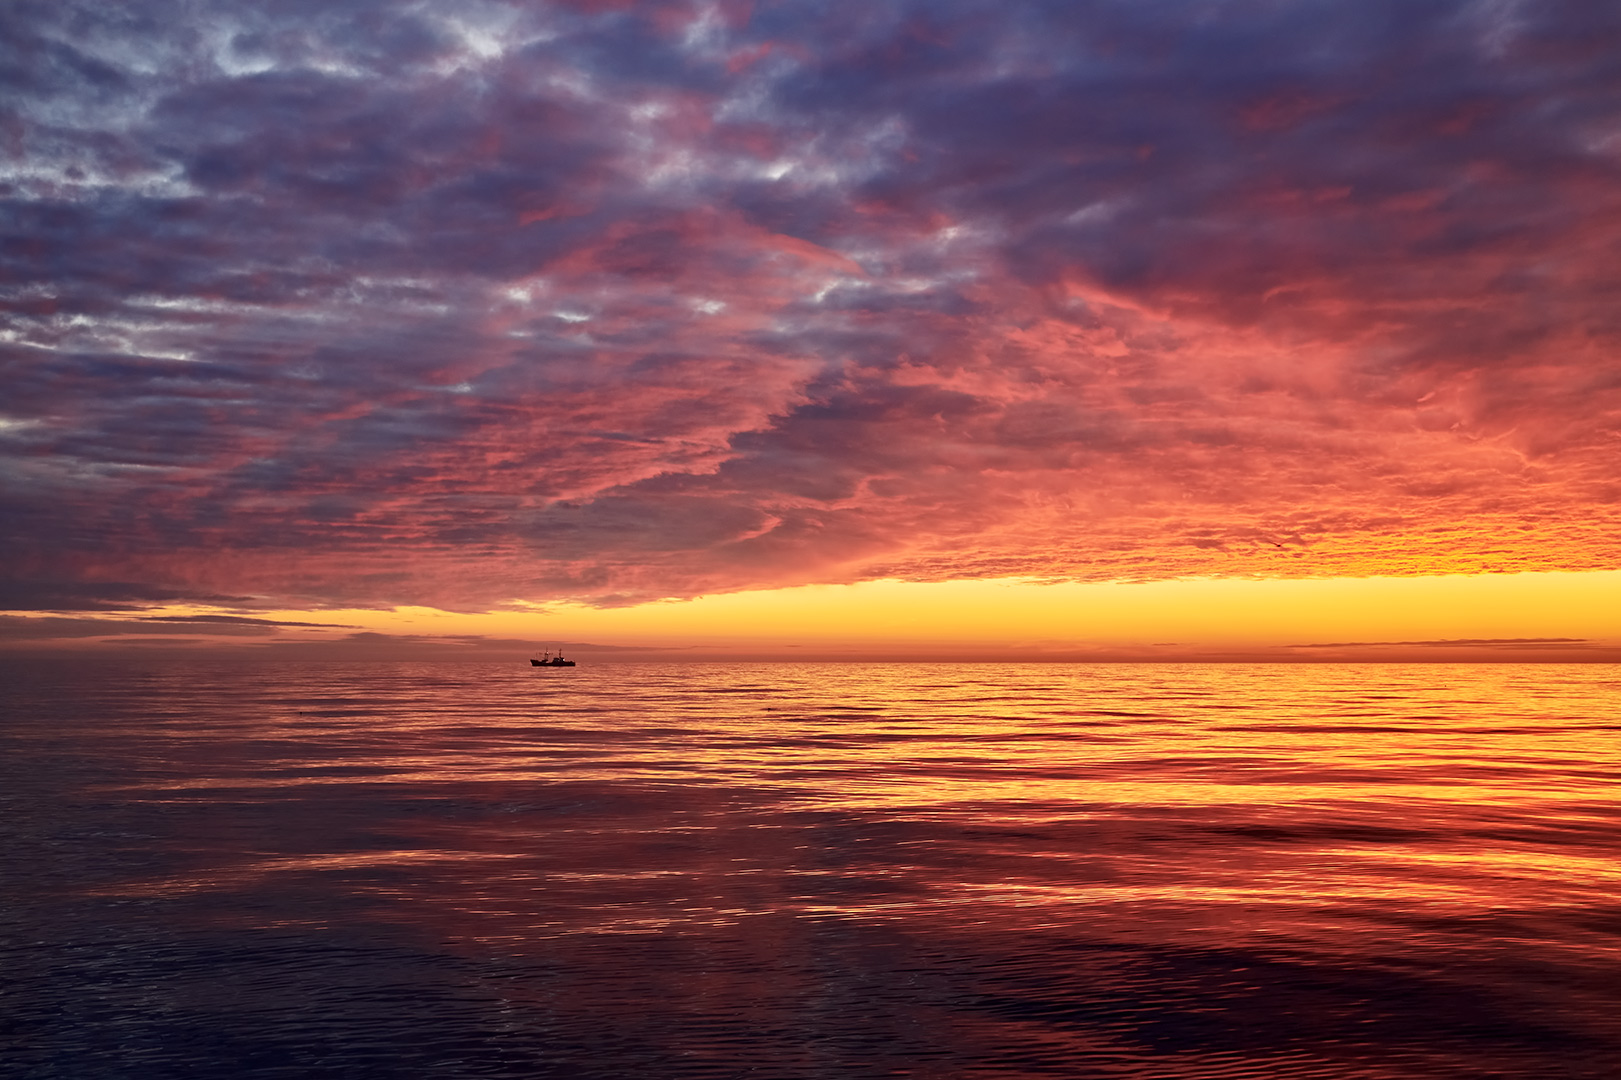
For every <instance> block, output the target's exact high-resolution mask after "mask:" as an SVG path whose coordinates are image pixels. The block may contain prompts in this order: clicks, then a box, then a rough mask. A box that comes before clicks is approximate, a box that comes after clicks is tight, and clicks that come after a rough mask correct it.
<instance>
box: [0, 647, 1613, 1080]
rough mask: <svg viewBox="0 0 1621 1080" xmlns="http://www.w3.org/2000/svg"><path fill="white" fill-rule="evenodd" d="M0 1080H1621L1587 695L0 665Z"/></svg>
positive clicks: (1557, 669)
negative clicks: (0, 855)
mask: <svg viewBox="0 0 1621 1080" xmlns="http://www.w3.org/2000/svg"><path fill="white" fill-rule="evenodd" d="M0 675H3V677H4V679H5V689H4V701H3V707H4V718H3V723H0V831H3V837H4V845H5V846H4V853H5V858H4V876H3V879H0V1035H3V1056H0V1073H3V1075H5V1076H6V1077H8V1078H47V1077H48V1078H63V1080H67V1078H72V1080H99V1078H108V1077H119V1078H125V1077H128V1078H140V1080H148V1078H166V1077H176V1078H180V1077H185V1078H201V1077H233V1078H235V1077H249V1078H259V1077H287V1078H298V1077H333V1078H338V1077H342V1078H345V1080H370V1078H401V1080H404V1078H412V1080H415V1078H423V1077H430V1078H436V1080H437V1078H453V1080H454V1078H463V1077H512V1078H552V1077H556V1078H571V1080H572V1078H597V1077H602V1078H619V1077H652V1078H689V1077H691V1078H697V1077H703V1078H729V1077H739V1078H742V1077H748V1078H778V1077H780V1078H801V1077H804V1078H810V1077H818V1078H820V1077H827V1078H841V1080H843V1078H852V1077H854V1078H864V1077H900V1076H904V1077H941V1078H957V1077H986V1078H988V1077H1154V1078H1171V1080H1177V1078H1212V1080H1214V1078H1221V1080H1238V1078H1246V1077H1256V1078H1261V1077H1267V1078H1306V1077H1358V1078H1374V1077H1378V1078H1386V1077H1388V1078H1411V1077H1440V1078H1451V1077H1459V1078H1462V1077H1469V1078H1481V1077H1515V1078H1519V1077H1613V1076H1617V1075H1621V860H1618V855H1621V843H1618V839H1621V837H1618V826H1621V802H1618V799H1617V787H1616V784H1617V780H1618V779H1621V669H1618V668H1616V667H1613V666H1602V665H1590V666H1565V665H1524V666H1506V665H1505V666H1464V665H1456V666H1454V665H1434V666H1430V665H1388V666H1386V665H1361V666H1308V665H1300V666H1268V665H1230V666H1221V665H1210V666H1202V665H1187V666H1177V665H1010V666H999V665H972V666H961V665H847V666H846V665H831V664H830V665H788V664H781V665H772V664H739V665H731V666H681V665H674V664H666V665H608V664H602V665H596V666H592V665H586V666H582V667H579V668H576V669H573V670H556V671H552V670H534V669H530V668H527V667H520V666H516V665H481V664H438V665H432V664H398V665H376V664H372V665H354V666H347V665H337V664H333V665H319V664H310V665H284V666H275V665H268V664H267V665H258V666H241V667H233V666H223V665H213V666H210V665H200V664H180V663H168V664H163V663H158V662H153V663H152V664H150V665H139V664H128V665H107V664H76V665H71V666H69V665H60V664H34V665H26V666H25V665H17V664H15V663H11V664H8V665H7V666H6V667H5V669H4V671H3V672H0Z"/></svg>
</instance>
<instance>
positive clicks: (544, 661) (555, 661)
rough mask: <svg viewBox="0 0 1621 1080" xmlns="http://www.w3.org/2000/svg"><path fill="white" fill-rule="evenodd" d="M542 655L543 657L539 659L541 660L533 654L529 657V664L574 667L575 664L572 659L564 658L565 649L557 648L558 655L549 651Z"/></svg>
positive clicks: (534, 665) (532, 665)
mask: <svg viewBox="0 0 1621 1080" xmlns="http://www.w3.org/2000/svg"><path fill="white" fill-rule="evenodd" d="M540 655H541V659H539V660H536V659H535V658H534V657H532V656H531V657H530V658H529V664H530V666H531V667H573V666H574V661H572V660H564V659H563V650H561V649H559V650H557V655H556V656H553V655H552V654H551V653H549V652H544V653H541V654H540Z"/></svg>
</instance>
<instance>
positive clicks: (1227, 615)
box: [265, 571, 1621, 648]
mask: <svg viewBox="0 0 1621 1080" xmlns="http://www.w3.org/2000/svg"><path fill="white" fill-rule="evenodd" d="M265 614H266V616H267V617H270V618H285V619H292V620H303V621H321V622H327V621H331V622H334V623H339V622H341V623H350V624H355V625H359V626H361V627H362V628H364V629H368V630H374V631H378V632H382V633H394V634H423V635H448V634H478V635H485V636H489V637H498V638H519V639H525V640H530V641H536V642H547V641H555V642H565V641H567V642H591V643H594V644H603V645H616V646H649V647H671V646H677V647H679V646H713V647H720V648H725V647H748V646H751V645H753V646H787V645H801V646H806V647H816V646H824V647H843V646H852V647H859V646H871V645H876V644H890V645H919V646H930V645H933V646H947V647H949V646H960V647H973V646H975V645H986V646H1030V647H1039V648H1058V647H1065V646H1071V647H1081V648H1086V647H1112V646H1153V645H1165V644H1173V643H1174V644H1176V645H1179V646H1185V647H1200V646H1213V647H1221V646H1238V645H1242V646H1250V645H1288V644H1317V643H1328V642H1394V641H1424V640H1435V639H1459V638H1494V639H1508V638H1585V639H1589V640H1594V641H1606V642H1611V643H1621V571H1605V572H1600V573H1569V574H1564V573H1543V574H1499V575H1486V574H1481V575H1451V576H1444V577H1378V578H1327V579H1311V578H1303V579H1265V580H1246V579H1230V578H1229V579H1190V580H1177V581H1161V582H1146V583H1136V584H1122V583H1077V582H1063V583H1054V584H1043V583H1037V582H1031V581H1025V580H1015V579H995V580H978V581H948V582H928V583H920V582H902V581H893V580H884V581H870V582H863V583H859V584H855V585H816V586H803V587H798V588H791V589H773V590H761V591H756V592H743V593H729V594H721V595H715V596H705V597H700V598H698V599H696V600H689V601H659V602H655V603H649V604H641V605H637V606H634V607H625V608H606V609H602V608H591V607H587V606H584V605H580V604H573V603H566V604H552V605H546V606H544V607H543V608H537V609H532V610H510V611H495V612H487V613H477V614H459V613H453V612H445V611H439V610H436V609H431V608H399V609H396V610H394V611H389V612H379V611H321V612H291V611H290V612H275V613H265Z"/></svg>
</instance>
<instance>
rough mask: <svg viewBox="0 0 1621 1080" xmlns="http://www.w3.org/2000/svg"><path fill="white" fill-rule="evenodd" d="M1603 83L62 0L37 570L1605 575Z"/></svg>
mask: <svg viewBox="0 0 1621 1080" xmlns="http://www.w3.org/2000/svg"><path fill="white" fill-rule="evenodd" d="M1618 55H1621V7H1617V6H1616V5H1613V4H1597V3H1581V2H1552V3H1539V4H1512V3H1510V4H1504V3H1496V2H1493V3H1437V4H1413V3H1409V2H1406V0H1369V2H1366V3H1357V4H1337V3H1298V4H1282V5H1265V4H1263V5H1257V4H1249V3H1236V2H1235V3H1222V2H1217V3H1214V4H1205V5H1201V6H1199V7H1198V8H1197V9H1194V8H1191V7H1188V6H1186V5H1174V4H1170V5H1168V4H1142V3H1133V2H1125V0H1120V2H1102V3H1088V4H1074V3H1068V2H1053V3H1033V2H1014V3H1007V2H998V3H994V4H993V3H989V2H983V3H981V2H969V0H930V2H927V3H925V2H922V0H917V2H897V0H878V2H874V0H862V2H860V3H856V2H847V0H832V2H828V0H817V2H814V3H812V2H809V0H790V2H783V3H775V4H754V5H751V4H748V3H742V2H720V3H691V2H681V3H610V2H604V3H589V2H578V3H501V2H494V0H491V2H479V3H457V2H446V3H430V4H424V5H412V6H402V5H398V4H393V3H381V2H378V3H371V2H359V0H336V2H333V3H327V4H321V5H313V6H311V5H297V4H282V3H268V4H241V3H224V2H212V3H211V2H209V0H195V2H191V0H188V2H186V3H180V2H179V0H174V2H167V0H131V2H129V3H122V4H117V5H108V4H103V3H89V2H75V0H52V2H49V3H46V2H42V0H19V2H16V3H11V4H8V5H6V6H5V9H4V11H3V12H0V270H3V273H0V379H3V395H0V469H3V488H0V566H3V567H4V568H5V569H4V570H0V574H4V575H5V576H6V577H7V578H8V579H9V580H8V581H7V582H5V583H0V597H3V598H5V600H6V604H5V607H6V609H7V610H15V611H23V610H27V611H135V610H139V609H140V608H142V607H143V606H149V605H151V604H153V603H160V602H173V601H176V600H193V601H195V602H200V603H221V602H229V603H231V604H235V605H238V606H243V607H253V606H275V607H277V608H282V609H286V608H291V607H297V606H337V605H357V606H367V605H371V606H389V605H396V604H426V605H435V606H439V607H444V608H451V609H457V610H477V609H484V608H488V607H490V606H493V605H497V604H500V603H502V602H505V601H508V600H512V599H525V600H532V601H546V600H552V599H560V598H573V599H578V600H583V601H586V602H589V603H594V604H602V605H614V604H625V603H633V602H637V601H641V600H646V599H650V598H657V597H667V596H692V595H697V594H700V593H706V592H715V591H724V590H736V589H747V588H760V587H772V586H779V585H790V584H800V583H806V582H827V581H854V580H860V579H863V578H872V577H879V576H893V577H902V578H910V579H914V580H935V579H946V578H954V577H985V576H1007V575H1034V576H1044V577H1068V578H1075V579H1084V580H1148V579H1156V578H1166V577H1174V576H1179V575H1189V574H1205V575H1223V574H1237V575H1261V576H1314V575H1339V574H1371V573H1442V572H1452V571H1469V572H1474V571H1483V570H1484V571H1520V570H1590V569H1610V568H1613V567H1615V566H1616V565H1617V564H1618V558H1621V543H1618V539H1617V538H1618V537H1621V515H1618V512H1617V507H1618V505H1621V360H1618V357H1621V348H1618V346H1621V259H1618V258H1617V257H1616V253H1617V251H1621V65H1618V64H1617V63H1616V59H1615V58H1616V57H1617V56H1618ZM223 628H224V624H221V625H220V626H217V627H215V628H214V629H215V630H220V629H223ZM152 629H153V630H154V632H158V631H159V630H160V628H159V627H157V626H153V627H152ZM237 629H238V630H240V631H249V630H251V629H253V628H252V627H250V626H249V625H247V624H242V625H241V626H239V627H238V628H237ZM1409 644H1411V643H1409ZM1471 644H1485V643H1480V642H1474V643H1471Z"/></svg>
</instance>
